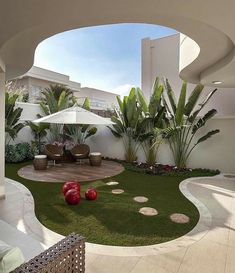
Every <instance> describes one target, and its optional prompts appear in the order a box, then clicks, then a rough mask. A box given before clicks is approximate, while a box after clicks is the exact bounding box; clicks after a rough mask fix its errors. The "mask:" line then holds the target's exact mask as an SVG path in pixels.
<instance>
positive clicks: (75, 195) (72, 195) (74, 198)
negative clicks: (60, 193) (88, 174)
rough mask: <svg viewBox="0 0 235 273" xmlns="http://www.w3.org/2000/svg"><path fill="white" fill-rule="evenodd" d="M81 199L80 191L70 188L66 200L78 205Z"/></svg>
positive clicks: (68, 202)
mask: <svg viewBox="0 0 235 273" xmlns="http://www.w3.org/2000/svg"><path fill="white" fill-rule="evenodd" d="M80 200H81V196H80V192H78V191H76V190H75V189H71V190H68V191H67V192H66V194H65V201H66V202H67V204H69V205H77V204H78V203H79V202H80Z"/></svg>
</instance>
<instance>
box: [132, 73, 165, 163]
mask: <svg viewBox="0 0 235 273" xmlns="http://www.w3.org/2000/svg"><path fill="white" fill-rule="evenodd" d="M137 91H138V101H139V104H140V107H141V109H142V111H143V114H144V118H143V120H142V122H141V124H140V127H141V131H142V134H141V137H140V141H141V143H142V147H143V150H144V152H145V156H146V162H147V163H148V164H151V165H153V164H155V163H156V158H157V151H158V147H159V145H160V143H161V142H162V137H161V135H162V130H161V129H163V128H164V126H165V120H166V107H165V106H164V105H163V103H162V93H163V91H164V87H163V85H160V84H159V78H156V80H155V82H154V85H153V88H152V92H151V93H152V95H151V98H150V101H149V104H147V102H146V100H145V97H144V95H143V93H142V91H141V90H140V89H138V90H137Z"/></svg>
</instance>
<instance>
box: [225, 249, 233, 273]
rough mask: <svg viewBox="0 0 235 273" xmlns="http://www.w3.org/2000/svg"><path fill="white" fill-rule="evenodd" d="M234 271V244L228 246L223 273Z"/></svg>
mask: <svg viewBox="0 0 235 273" xmlns="http://www.w3.org/2000/svg"><path fill="white" fill-rule="evenodd" d="M234 272H235V245H234V247H229V248H228V252H227V263H226V268H225V272H224V273H234Z"/></svg>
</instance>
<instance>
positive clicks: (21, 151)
mask: <svg viewBox="0 0 235 273" xmlns="http://www.w3.org/2000/svg"><path fill="white" fill-rule="evenodd" d="M32 157H33V154H32V150H31V147H30V145H29V144H28V143H25V142H24V143H18V144H16V145H12V144H7V145H6V147H5V161H6V162H7V163H18V162H22V161H25V160H29V159H32Z"/></svg>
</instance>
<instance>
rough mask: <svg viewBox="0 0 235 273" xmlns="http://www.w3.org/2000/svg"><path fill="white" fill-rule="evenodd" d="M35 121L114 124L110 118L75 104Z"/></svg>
mask: <svg viewBox="0 0 235 273" xmlns="http://www.w3.org/2000/svg"><path fill="white" fill-rule="evenodd" d="M33 122H34V123H55V124H95V125H109V124H114V122H112V121H111V120H110V119H107V118H103V117H100V116H98V115H96V114H94V113H92V112H90V111H87V110H85V109H83V108H81V107H78V106H73V107H71V108H67V109H65V110H62V111H59V112H57V113H54V114H51V115H48V116H45V117H42V118H39V119H36V120H34V121H33Z"/></svg>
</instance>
